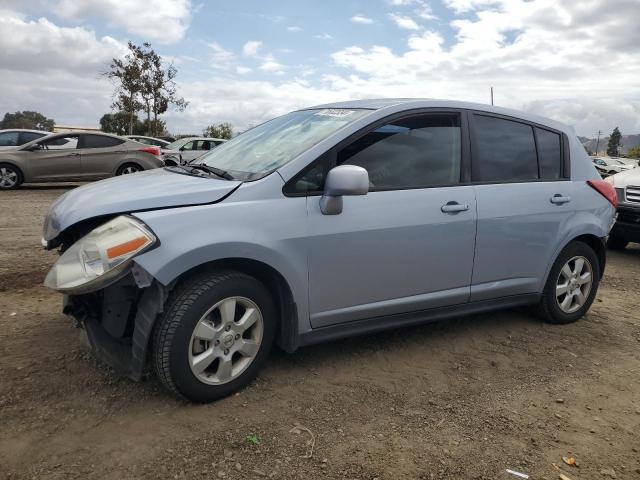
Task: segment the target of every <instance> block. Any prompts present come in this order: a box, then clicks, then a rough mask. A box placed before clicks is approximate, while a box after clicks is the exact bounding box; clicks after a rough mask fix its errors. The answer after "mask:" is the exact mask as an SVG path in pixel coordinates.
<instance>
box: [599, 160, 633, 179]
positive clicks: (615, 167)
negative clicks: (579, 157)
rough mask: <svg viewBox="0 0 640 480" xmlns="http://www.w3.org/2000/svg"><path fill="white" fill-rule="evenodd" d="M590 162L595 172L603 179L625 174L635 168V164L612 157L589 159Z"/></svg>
mask: <svg viewBox="0 0 640 480" xmlns="http://www.w3.org/2000/svg"><path fill="white" fill-rule="evenodd" d="M591 160H592V161H593V164H594V165H595V167H596V170H598V172H599V173H600V175H602V176H603V177H607V176H609V175H615V174H616V173H620V172H625V171H627V170H631V169H632V168H635V167H637V164H635V165H634V164H630V163H626V162H623V161H622V160H621V159H619V158H613V157H591Z"/></svg>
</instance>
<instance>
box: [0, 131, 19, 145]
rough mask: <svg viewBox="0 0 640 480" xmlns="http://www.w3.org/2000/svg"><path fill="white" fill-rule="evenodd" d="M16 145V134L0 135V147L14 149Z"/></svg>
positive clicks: (5, 133)
mask: <svg viewBox="0 0 640 480" xmlns="http://www.w3.org/2000/svg"><path fill="white" fill-rule="evenodd" d="M16 145H18V132H4V133H0V147H15V146H16Z"/></svg>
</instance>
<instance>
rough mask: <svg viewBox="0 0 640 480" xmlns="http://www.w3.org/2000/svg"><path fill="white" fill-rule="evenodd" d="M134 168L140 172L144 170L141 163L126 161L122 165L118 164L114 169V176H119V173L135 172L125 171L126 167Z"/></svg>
mask: <svg viewBox="0 0 640 480" xmlns="http://www.w3.org/2000/svg"><path fill="white" fill-rule="evenodd" d="M131 168H134V169H135V171H136V172H142V171H143V170H144V168H142V166H141V165H139V164H137V163H134V162H128V163H124V164H122V165H120V166H119V167H118V170H117V171H116V176H120V175H128V174H131V173H136V172H127V170H128V169H131Z"/></svg>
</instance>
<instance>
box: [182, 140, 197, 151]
mask: <svg viewBox="0 0 640 480" xmlns="http://www.w3.org/2000/svg"><path fill="white" fill-rule="evenodd" d="M195 149H196V142H187V143H185V144H184V146H183V147H182V148H181V149H180V150H195Z"/></svg>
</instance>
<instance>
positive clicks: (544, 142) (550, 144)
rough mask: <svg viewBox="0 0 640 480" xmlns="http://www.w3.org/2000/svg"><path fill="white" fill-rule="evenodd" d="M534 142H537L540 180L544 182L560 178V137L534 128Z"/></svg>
mask: <svg viewBox="0 0 640 480" xmlns="http://www.w3.org/2000/svg"><path fill="white" fill-rule="evenodd" d="M536 140H537V141H538V162H539V164H540V178H542V179H546V180H556V179H559V178H561V176H562V171H561V165H562V153H561V152H562V150H561V147H560V135H558V134H557V133H553V132H550V131H549V130H543V129H541V128H536Z"/></svg>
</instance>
